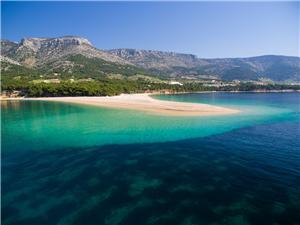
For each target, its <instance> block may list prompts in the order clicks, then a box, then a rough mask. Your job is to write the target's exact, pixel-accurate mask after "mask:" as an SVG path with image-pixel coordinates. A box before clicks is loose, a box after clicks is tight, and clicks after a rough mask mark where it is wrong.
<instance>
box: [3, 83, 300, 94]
mask: <svg viewBox="0 0 300 225" xmlns="http://www.w3.org/2000/svg"><path fill="white" fill-rule="evenodd" d="M1 87H2V91H7V92H8V93H10V92H13V91H20V95H24V96H27V97H59V96H112V95H118V94H121V93H139V92H145V91H161V90H163V91H170V92H198V91H254V90H265V91H269V90H286V89H289V90H299V89H300V86H299V85H298V86H297V85H280V84H270V85H263V86H262V85H256V84H253V83H241V84H239V85H236V86H223V87H208V86H204V85H203V84H201V83H185V84H184V85H182V86H180V85H170V84H167V83H151V82H146V81H142V80H137V81H130V80H119V79H118V80H113V79H107V80H102V81H85V82H71V81H62V82H60V83H33V82H30V81H27V80H15V81H14V82H6V83H4V84H3V83H2V85H1Z"/></svg>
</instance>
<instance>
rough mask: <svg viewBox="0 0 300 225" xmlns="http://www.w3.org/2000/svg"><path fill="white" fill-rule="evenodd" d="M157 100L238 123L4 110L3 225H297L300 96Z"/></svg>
mask: <svg viewBox="0 0 300 225" xmlns="http://www.w3.org/2000/svg"><path fill="white" fill-rule="evenodd" d="M154 98H159V99H162V100H173V101H184V102H196V103H197V102H199V103H208V104H214V105H220V106H225V107H230V108H237V109H240V110H241V113H239V114H235V115H227V116H204V117H168V116H159V115H151V114H148V113H144V112H136V111H131V110H116V109H106V108H98V107H92V106H81V105H73V104H66V103H54V102H35V101H5V102H4V101H3V102H1V108H2V116H1V122H2V124H1V128H2V129H1V143H2V153H1V154H2V166H1V169H2V202H1V210H2V224H4V225H54V224H59V225H71V224H74V225H75V224H77V225H102V224H103V225H147V224H149V225H151V224H155V225H157V224H158V225H177V224H178V225H218V224H222V225H223V224H225V225H250V224H253V225H256V224H257V225H292V224H293V225H299V224H300V135H299V134H300V108H299V107H300V104H299V103H300V102H299V101H300V93H199V94H177V95H159V96H154Z"/></svg>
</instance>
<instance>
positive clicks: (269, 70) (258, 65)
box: [1, 36, 300, 81]
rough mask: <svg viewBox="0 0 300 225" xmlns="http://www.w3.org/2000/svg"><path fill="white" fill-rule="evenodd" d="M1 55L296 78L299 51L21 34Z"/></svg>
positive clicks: (57, 67) (37, 63)
mask: <svg viewBox="0 0 300 225" xmlns="http://www.w3.org/2000/svg"><path fill="white" fill-rule="evenodd" d="M77 56H78V57H77ZM74 59H76V60H74ZM79 59H80V60H79ZM1 61H5V62H6V64H9V63H10V64H15V65H21V66H25V67H28V68H33V69H39V70H41V71H43V72H47V71H51V72H55V73H58V74H59V73H60V72H68V73H69V74H72V73H73V72H74V71H79V70H80V71H81V74H84V73H95V74H107V73H114V72H116V71H118V73H122V70H123V69H125V70H126V69H127V67H128V68H129V69H130V71H131V72H130V74H132V73H134V71H139V72H140V71H141V70H140V69H143V70H146V71H148V72H149V74H155V75H159V76H161V77H164V78H167V79H190V80H197V79H204V78H205V79H223V80H234V79H237V80H273V81H300V58H299V57H289V56H275V55H267V56H258V57H248V58H220V59H203V58H198V57H197V56H195V55H193V54H183V53H175V52H163V51H154V50H138V49H125V48H123V49H112V50H101V49H97V48H95V47H94V46H93V45H92V44H91V43H90V42H89V41H88V40H87V39H85V38H82V37H76V36H64V37H58V38H24V39H22V40H21V41H20V42H19V43H16V42H11V41H8V40H1ZM98 64H101V66H100V67H99V66H97V65H98ZM107 65H108V66H107ZM118 65H120V66H118ZM74 68H76V70H75V69H74ZM87 68H88V69H87ZM103 68H105V69H103ZM111 68H113V69H112V71H110V70H111ZM116 68H117V70H116ZM87 75H88V74H87Z"/></svg>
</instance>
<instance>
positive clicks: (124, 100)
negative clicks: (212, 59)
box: [1, 94, 240, 116]
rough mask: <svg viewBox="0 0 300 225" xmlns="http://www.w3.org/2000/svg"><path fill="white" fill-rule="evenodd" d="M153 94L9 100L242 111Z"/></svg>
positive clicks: (179, 112) (172, 111)
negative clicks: (158, 98)
mask: <svg viewBox="0 0 300 225" xmlns="http://www.w3.org/2000/svg"><path fill="white" fill-rule="evenodd" d="M151 95H153V94H121V95H118V96H112V97H47V98H44V97H43V98H12V99H7V100H21V101H27V100H33V101H52V102H65V103H74V104H81V105H91V106H98V107H106V108H118V109H131V110H138V111H144V112H147V113H151V114H157V115H165V116H218V115H230V114H235V113H239V112H240V111H239V110H236V109H230V108H225V107H219V106H213V105H208V104H198V103H185V102H174V101H163V100H157V99H154V98H151V97H150V96H151ZM1 100H2V99H1ZM3 100H5V99H3Z"/></svg>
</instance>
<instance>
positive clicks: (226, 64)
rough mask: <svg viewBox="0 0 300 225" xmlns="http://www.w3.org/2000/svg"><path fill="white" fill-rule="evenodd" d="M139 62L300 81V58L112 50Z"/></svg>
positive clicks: (196, 74)
mask: <svg viewBox="0 0 300 225" xmlns="http://www.w3.org/2000/svg"><path fill="white" fill-rule="evenodd" d="M108 52H109V53H112V54H114V55H116V56H119V57H120V58H123V59H124V60H126V61H129V62H131V63H133V64H134V65H136V66H140V67H143V68H145V69H148V70H151V71H154V72H156V73H159V74H161V75H165V76H167V77H172V78H177V79H178V78H183V79H186V78H187V79H201V78H219V79H222V80H227V81H231V80H235V79H238V80H272V81H300V58H299V57H289V56H276V55H266V56H257V57H250V58H223V59H222V58H220V59H203V58H197V56H195V55H191V54H181V53H173V52H162V51H151V50H149V51H147V50H135V49H114V50H109V51H108Z"/></svg>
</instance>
